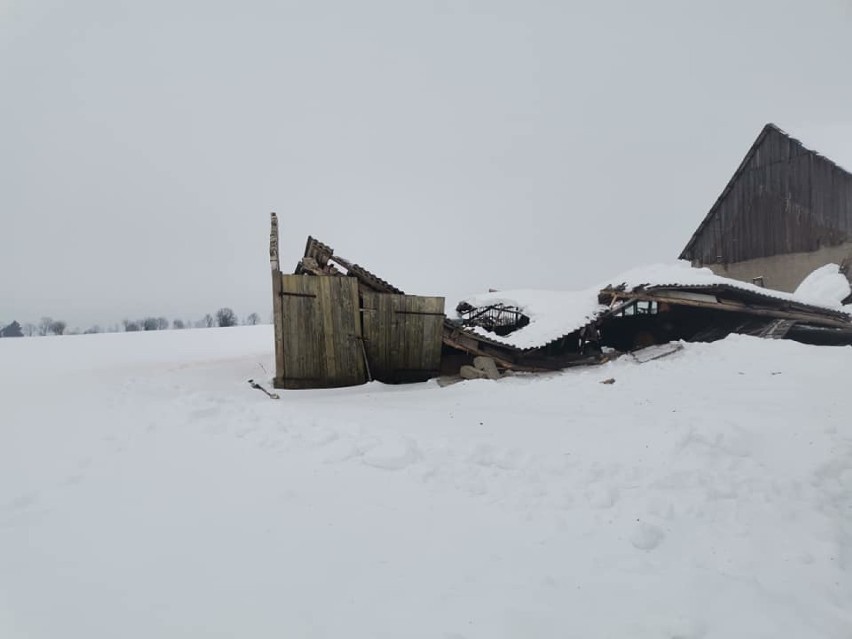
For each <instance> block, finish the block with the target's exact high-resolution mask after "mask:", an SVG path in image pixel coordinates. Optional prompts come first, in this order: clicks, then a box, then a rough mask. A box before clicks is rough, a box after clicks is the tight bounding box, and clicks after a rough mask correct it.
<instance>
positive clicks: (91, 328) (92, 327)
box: [83, 324, 101, 335]
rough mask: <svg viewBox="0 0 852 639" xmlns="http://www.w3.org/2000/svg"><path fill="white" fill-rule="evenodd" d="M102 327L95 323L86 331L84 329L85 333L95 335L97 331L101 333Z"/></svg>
mask: <svg viewBox="0 0 852 639" xmlns="http://www.w3.org/2000/svg"><path fill="white" fill-rule="evenodd" d="M100 332H101V327H100V326H98V325H97V324H95V325H94V326H90V327H89V328H87V329H86V330H85V331H83V334H84V335H94V334H95V333H100Z"/></svg>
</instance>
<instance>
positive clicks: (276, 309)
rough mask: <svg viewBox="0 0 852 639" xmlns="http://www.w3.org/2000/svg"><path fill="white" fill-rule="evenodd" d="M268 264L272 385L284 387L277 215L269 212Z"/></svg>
mask: <svg viewBox="0 0 852 639" xmlns="http://www.w3.org/2000/svg"><path fill="white" fill-rule="evenodd" d="M270 222H271V227H270V230H269V266H270V270H271V271H272V325H273V330H274V331H275V379H274V380H273V382H272V385H273V386H275V387H276V388H284V301H283V299H282V295H281V263H280V261H279V259H278V216H277V215H276V214H275V213H271V214H270Z"/></svg>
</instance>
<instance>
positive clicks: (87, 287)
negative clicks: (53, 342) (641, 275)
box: [0, 0, 852, 328]
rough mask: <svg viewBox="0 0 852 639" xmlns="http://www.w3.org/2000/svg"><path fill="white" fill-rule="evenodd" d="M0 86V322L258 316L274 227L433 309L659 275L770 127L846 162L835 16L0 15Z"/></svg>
mask: <svg viewBox="0 0 852 639" xmlns="http://www.w3.org/2000/svg"><path fill="white" fill-rule="evenodd" d="M0 92H2V93H0V322H4V321H5V322H8V321H11V320H12V319H18V320H19V321H21V322H24V321H34V320H37V319H38V318H39V317H41V316H43V315H51V316H53V317H55V318H64V319H66V320H68V322H69V323H70V325H72V326H74V325H76V326H80V327H81V328H85V327H86V326H87V325H89V324H93V323H100V324H109V323H111V322H118V321H120V320H121V319H122V318H125V317H130V318H135V317H139V316H144V315H166V316H168V317H170V318H172V317H182V318H191V319H195V318H198V317H200V316H202V315H203V314H204V313H206V312H213V311H215V310H216V309H217V308H219V307H221V306H226V305H227V306H231V307H232V308H234V309H235V310H236V311H237V312H238V314H239V315H240V316H241V317H242V316H245V315H246V314H248V313H250V312H252V311H258V312H260V313H261V314H262V315H263V316H264V318H266V317H268V315H269V309H270V306H271V305H270V283H269V261H268V250H267V249H268V218H269V212H270V211H277V212H278V213H279V216H280V218H281V223H282V252H283V267H284V269H285V270H290V269H291V268H292V267H293V266H294V265H295V263H296V262H297V260H298V258H299V257H300V256H301V252H302V250H303V247H304V242H305V239H306V237H307V235H308V234H312V235H314V236H315V237H318V238H319V239H321V240H323V241H324V242H326V243H328V244H330V245H331V246H333V247H334V248H335V249H336V250H337V252H338V253H339V254H340V255H342V256H344V257H347V258H349V259H351V260H354V261H356V262H358V263H360V264H363V265H364V266H366V267H368V268H370V269H372V270H373V271H375V272H377V273H378V274H380V275H381V276H383V277H385V278H386V279H388V280H390V281H391V282H393V283H394V284H396V285H397V286H399V287H401V288H403V289H405V290H406V291H407V292H411V293H421V294H444V295H446V296H447V298H448V299H447V306H448V308H451V307H454V306H455V303H456V301H458V298H459V297H460V296H462V295H464V294H467V293H472V292H476V291H480V290H484V289H487V288H500V289H509V288H519V287H528V288H569V289H570V288H577V287H584V286H586V285H589V284H591V283H593V282H597V281H600V280H602V279H604V278H606V277H607V276H609V275H612V274H615V273H617V272H619V271H622V270H625V269H627V268H630V267H633V266H638V265H642V264H646V263H653V262H660V261H668V260H673V259H675V258H676V257H677V255H678V254H679V253H680V250H681V249H682V248H683V245H684V244H685V243H686V241H687V240H688V238H689V236H690V234H691V233H692V231H693V230H694V229H695V227H696V226H697V225H698V223H699V222H700V220H701V219H702V217H703V216H704V215H705V213H706V212H707V210H708V208H709V207H710V205H711V204H712V202H713V200H714V199H715V198H716V196H717V195H718V194H719V192H720V191H721V189H722V187H723V186H724V184H725V183H726V182H727V180H728V178H729V177H730V175H731V174H732V173H733V171H734V169H735V168H736V166H737V164H738V163H739V161H740V160H741V159H742V156H743V155H744V154H745V152H746V151H747V149H748V147H749V145H750V144H751V143H752V141H753V139H754V138H755V137H756V135H757V134H758V132H759V131H760V128H761V127H762V126H763V125H764V124H765V123H766V122H769V121H772V122H775V123H776V124H778V125H779V126H781V127H782V128H783V129H785V130H787V131H788V132H789V133H791V134H792V135H794V136H797V137H800V138H801V139H802V140H803V141H804V142H805V143H806V144H809V145H810V146H815V147H816V148H817V149H818V150H820V151H823V152H824V153H825V154H827V155H829V156H830V157H833V158H834V159H835V160H836V161H838V162H840V163H841V164H844V165H845V166H847V168H852V164H850V160H852V3H850V1H849V0H813V1H810V2H801V1H800V0H765V1H754V2H748V1H745V0H737V1H713V2H685V1H672V2H653V1H650V2H634V1H632V0H630V1H623V2H592V1H589V0H587V1H585V2H567V1H564V2H556V1H553V2H533V1H530V0H524V1H520V0H518V1H515V2H502V1H497V0H487V1H483V2H464V1H457V0H441V1H435V2H426V1H416V2H415V1H404V0H387V1H384V2H377V1H373V0H359V1H358V2H352V1H346V0H337V1H329V2H324V1H320V0H315V1H306V2H298V3H291V2H282V1H261V0H241V1H240V2H233V1H232V2H221V1H214V0H198V1H194V2H193V1H180V0H168V1H165V0H133V1H121V0H68V1H64V2H63V1H60V0H0ZM841 156H842V157H841ZM844 158H846V159H844Z"/></svg>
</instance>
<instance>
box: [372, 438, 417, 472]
mask: <svg viewBox="0 0 852 639" xmlns="http://www.w3.org/2000/svg"><path fill="white" fill-rule="evenodd" d="M419 459H420V450H419V449H418V448H417V444H415V443H414V441H412V440H411V439H408V438H407V437H394V438H389V439H383V440H382V441H381V442H380V443H379V444H378V445H377V446H374V447H372V448H370V450H368V451H366V452H365V453H364V455H363V456H362V458H361V460H362V461H363V462H364V463H365V464H367V465H368V466H373V467H374V468H382V469H384V470H402V469H403V468H407V467H408V466H411V465H412V464H414V463H416V462H417V461H418V460H419Z"/></svg>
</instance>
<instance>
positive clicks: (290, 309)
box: [276, 275, 367, 388]
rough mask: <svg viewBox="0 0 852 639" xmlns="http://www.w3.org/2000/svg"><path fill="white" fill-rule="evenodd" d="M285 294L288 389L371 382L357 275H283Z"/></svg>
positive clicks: (283, 376) (283, 378) (284, 377)
mask: <svg viewBox="0 0 852 639" xmlns="http://www.w3.org/2000/svg"><path fill="white" fill-rule="evenodd" d="M281 299H282V304H281V305H282V341H283V364H284V365H283V371H279V374H278V375H277V376H276V377H277V378H280V379H277V380H276V381H280V385H281V386H282V387H283V388H331V387H338V386H354V385H357V384H363V383H364V382H366V381H367V374H366V368H365V366H364V350H363V347H362V342H361V319H360V317H359V315H360V309H359V305H358V281H357V280H356V279H355V278H353V277H314V276H311V275H282V276H281ZM276 385H278V384H276Z"/></svg>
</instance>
